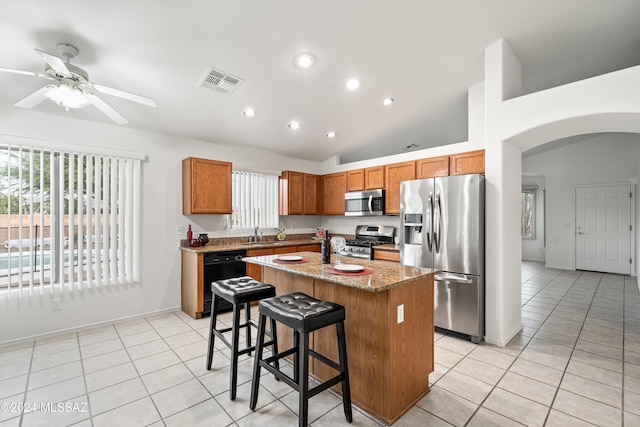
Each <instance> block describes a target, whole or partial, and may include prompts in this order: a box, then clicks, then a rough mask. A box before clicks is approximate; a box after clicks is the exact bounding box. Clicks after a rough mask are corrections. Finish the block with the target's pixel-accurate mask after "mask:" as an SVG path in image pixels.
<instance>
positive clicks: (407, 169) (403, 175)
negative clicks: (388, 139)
mask: <svg viewBox="0 0 640 427" xmlns="http://www.w3.org/2000/svg"><path fill="white" fill-rule="evenodd" d="M384 169H385V180H386V181H387V191H386V200H385V204H386V213H387V214H388V215H394V214H400V183H401V182H402V181H409V180H412V179H416V162H402V163H394V164H392V165H387V166H385V167H384Z"/></svg>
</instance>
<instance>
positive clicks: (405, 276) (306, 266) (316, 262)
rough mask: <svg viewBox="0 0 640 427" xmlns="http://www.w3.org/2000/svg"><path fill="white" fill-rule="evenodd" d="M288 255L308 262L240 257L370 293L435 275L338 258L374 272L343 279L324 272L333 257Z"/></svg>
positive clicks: (428, 271)
mask: <svg viewBox="0 0 640 427" xmlns="http://www.w3.org/2000/svg"><path fill="white" fill-rule="evenodd" d="M287 255H299V256H301V257H303V258H308V259H309V262H305V263H296V264H294V263H287V264H280V263H277V262H274V261H273V260H274V259H275V258H277V257H278V256H281V255H264V256H256V257H247V258H243V261H245V262H248V263H252V264H258V265H261V266H263V267H270V268H274V269H277V270H283V271H286V272H289V273H292V274H299V275H302V276H307V277H311V278H314V279H320V280H325V281H327V282H333V283H338V284H340V285H344V286H350V287H354V288H359V289H363V290H366V291H369V292H381V291H386V290H388V289H391V288H394V287H396V286H400V285H403V284H406V283H411V282H415V281H417V280H422V279H425V278H426V277H428V276H432V275H434V274H436V273H437V270H433V269H431V268H419V267H409V266H405V265H400V264H399V263H397V262H390V261H369V260H364V259H355V258H348V257H344V256H342V257H340V260H341V261H342V263H343V264H358V265H362V266H363V267H365V268H370V269H372V270H373V273H371V274H367V275H362V276H345V275H338V274H331V273H329V272H328V271H326V270H327V268H328V267H333V266H334V265H335V262H336V256H335V255H332V257H331V263H330V264H322V256H321V255H320V254H319V253H316V252H296V253H294V254H287Z"/></svg>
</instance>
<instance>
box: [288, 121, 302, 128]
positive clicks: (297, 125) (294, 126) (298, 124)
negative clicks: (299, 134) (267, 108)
mask: <svg viewBox="0 0 640 427" xmlns="http://www.w3.org/2000/svg"><path fill="white" fill-rule="evenodd" d="M287 126H289V129H293V130H296V129H300V123H299V122H296V121H295V120H294V121H292V122H289V124H288V125H287Z"/></svg>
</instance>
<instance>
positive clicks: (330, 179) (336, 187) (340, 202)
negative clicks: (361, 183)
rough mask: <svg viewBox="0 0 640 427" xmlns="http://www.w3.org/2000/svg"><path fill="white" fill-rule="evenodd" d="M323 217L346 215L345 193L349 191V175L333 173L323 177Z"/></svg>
mask: <svg viewBox="0 0 640 427" xmlns="http://www.w3.org/2000/svg"><path fill="white" fill-rule="evenodd" d="M323 182H324V185H323V201H324V203H323V205H324V210H323V212H322V213H323V215H344V193H345V192H346V190H347V174H346V173H345V172H340V173H332V174H330V175H324V176H323Z"/></svg>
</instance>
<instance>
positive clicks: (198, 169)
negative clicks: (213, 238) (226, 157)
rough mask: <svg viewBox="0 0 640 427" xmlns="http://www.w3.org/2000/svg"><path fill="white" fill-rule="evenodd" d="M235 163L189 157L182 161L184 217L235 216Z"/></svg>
mask: <svg viewBox="0 0 640 427" xmlns="http://www.w3.org/2000/svg"><path fill="white" fill-rule="evenodd" d="M231 210H232V208H231V163H229V162H220V161H217V160H207V159H198V158H195V157H188V158H186V159H184V160H183V161H182V213H183V214H184V215H191V214H230V213H231Z"/></svg>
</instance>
